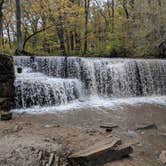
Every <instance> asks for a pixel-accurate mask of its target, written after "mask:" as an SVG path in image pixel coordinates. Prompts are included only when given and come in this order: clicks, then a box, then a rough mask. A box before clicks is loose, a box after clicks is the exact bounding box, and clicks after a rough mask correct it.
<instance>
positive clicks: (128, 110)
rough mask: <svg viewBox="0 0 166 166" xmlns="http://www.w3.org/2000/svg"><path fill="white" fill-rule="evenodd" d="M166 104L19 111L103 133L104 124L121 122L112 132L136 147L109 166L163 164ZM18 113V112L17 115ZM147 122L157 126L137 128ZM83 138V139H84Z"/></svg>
mask: <svg viewBox="0 0 166 166" xmlns="http://www.w3.org/2000/svg"><path fill="white" fill-rule="evenodd" d="M165 115H166V106H164V105H157V104H152V103H151V104H147V103H146V104H145V103H144V104H139V105H123V107H116V108H115V107H114V109H110V108H102V107H100V108H94V107H93V108H92V107H91V108H79V109H78V108H77V111H76V109H73V110H70V111H65V112H64V111H61V112H54V114H49V113H45V114H36V115H32V114H22V115H20V114H18V116H19V117H20V116H21V120H22V121H24V122H28V123H32V124H36V125H42V126H53V125H55V124H59V125H61V126H64V127H66V128H80V129H83V130H85V129H88V130H90V131H91V130H92V131H93V130H97V131H101V132H103V129H101V128H100V127H99V126H100V125H101V124H103V123H113V124H116V125H118V126H119V127H118V128H115V129H114V130H113V131H112V134H113V135H115V136H118V137H120V138H121V139H122V140H123V141H124V142H127V143H130V144H132V146H133V149H134V152H133V154H132V155H131V158H130V159H127V160H124V161H117V162H113V163H112V164H111V163H110V164H107V165H106V166H126V165H132V166H139V165H141V166H161V165H162V163H161V162H160V160H159V155H160V153H161V151H162V150H165V148H166V136H165V135H164V133H166V116H165ZM16 116H17V115H16ZM143 124H155V125H156V126H157V129H155V128H152V129H146V130H140V131H135V129H136V128H137V127H138V126H140V125H143ZM68 137H69V139H70V136H68ZM82 141H83V140H82Z"/></svg>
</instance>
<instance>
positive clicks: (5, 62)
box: [0, 54, 14, 78]
mask: <svg viewBox="0 0 166 166" xmlns="http://www.w3.org/2000/svg"><path fill="white" fill-rule="evenodd" d="M0 75H8V76H10V78H14V62H13V58H12V56H9V55H6V54H0Z"/></svg>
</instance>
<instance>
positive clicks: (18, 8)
mask: <svg viewBox="0 0 166 166" xmlns="http://www.w3.org/2000/svg"><path fill="white" fill-rule="evenodd" d="M15 1H16V20H17V43H18V47H17V50H16V53H20V52H22V51H23V44H22V32H21V5H20V0H15Z"/></svg>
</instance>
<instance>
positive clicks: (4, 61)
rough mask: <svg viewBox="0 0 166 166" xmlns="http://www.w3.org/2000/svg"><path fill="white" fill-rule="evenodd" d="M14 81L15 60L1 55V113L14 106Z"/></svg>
mask: <svg viewBox="0 0 166 166" xmlns="http://www.w3.org/2000/svg"><path fill="white" fill-rule="evenodd" d="M14 79H15V76H14V63H13V58H12V57H11V56H8V55H4V54H0V111H2V110H3V111H8V110H10V106H12V105H13V104H11V103H12V102H13V97H14Z"/></svg>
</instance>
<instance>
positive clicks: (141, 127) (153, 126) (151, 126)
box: [135, 123, 158, 131]
mask: <svg viewBox="0 0 166 166" xmlns="http://www.w3.org/2000/svg"><path fill="white" fill-rule="evenodd" d="M150 129H158V127H157V125H156V124H154V123H152V124H143V125H139V126H138V127H137V128H136V129H135V130H136V131H137V130H150Z"/></svg>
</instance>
